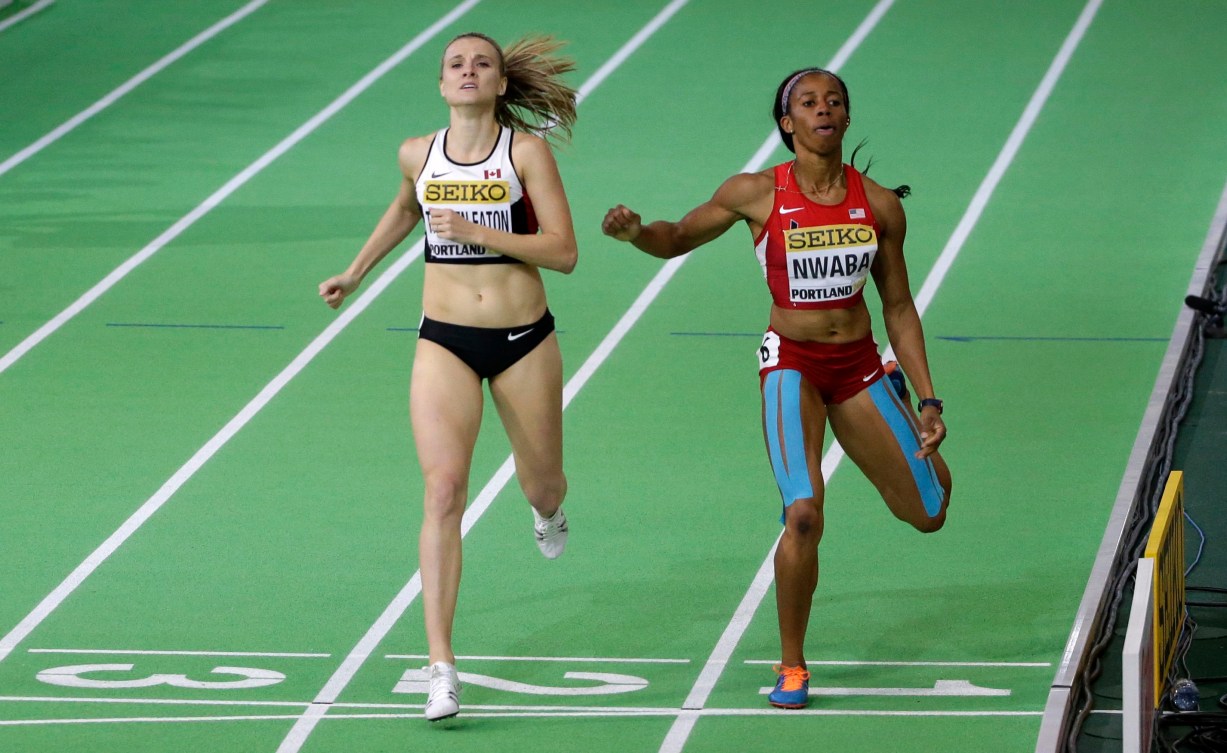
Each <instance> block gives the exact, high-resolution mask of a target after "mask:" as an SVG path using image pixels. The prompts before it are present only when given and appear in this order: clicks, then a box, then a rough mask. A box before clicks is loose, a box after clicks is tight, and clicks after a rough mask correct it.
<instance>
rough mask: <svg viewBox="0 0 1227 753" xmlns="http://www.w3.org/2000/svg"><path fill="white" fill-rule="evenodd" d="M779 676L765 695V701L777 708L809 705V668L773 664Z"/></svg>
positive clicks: (798, 707) (796, 707) (794, 707)
mask: <svg viewBox="0 0 1227 753" xmlns="http://www.w3.org/2000/svg"><path fill="white" fill-rule="evenodd" d="M775 671H776V674H778V675H779V676H780V677H779V679H777V680H776V682H775V690H773V691H771V694H770V695H768V696H767V702H768V703H770V704H771V705H772V706H775V707H776V708H777V709H803V708H805V707H806V706H808V705H809V670H807V669H806V668H805V667H801V666H797V667H785V666H784V665H782V664H777V665H775Z"/></svg>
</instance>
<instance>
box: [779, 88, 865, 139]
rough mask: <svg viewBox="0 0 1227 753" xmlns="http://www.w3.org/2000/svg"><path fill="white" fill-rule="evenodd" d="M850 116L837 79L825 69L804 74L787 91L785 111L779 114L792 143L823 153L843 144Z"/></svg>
mask: <svg viewBox="0 0 1227 753" xmlns="http://www.w3.org/2000/svg"><path fill="white" fill-rule="evenodd" d="M850 122H851V120H850V119H849V117H848V103H847V102H845V101H844V93H843V89H842V88H841V87H840V85H839V82H838V81H836V80H835V79H834V78H832V77H831V76H828V75H827V74H825V73H811V74H809V75H807V76H804V77H803V78H802V79H801V80H800V81H798V82H797V84H796V86H794V87H793V89H792V93H791V94H790V95H789V102H788V112H787V113H786V114H785V115H784V117H782V118H780V124H781V125H782V126H783V127H784V130H785V131H786V132H788V133H791V134H792V138H793V144H794V145H800V146H803V147H805V148H806V149H808V150H809V151H812V152H817V153H818V154H823V153H826V152H829V151H830V150H832V149H838V148H839V147H840V146H841V145H842V144H843V139H844V133H845V132H847V130H848V124H849V123H850Z"/></svg>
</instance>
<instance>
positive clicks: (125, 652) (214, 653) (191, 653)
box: [29, 648, 332, 659]
mask: <svg viewBox="0 0 1227 753" xmlns="http://www.w3.org/2000/svg"><path fill="white" fill-rule="evenodd" d="M29 653H31V654H106V655H114V656H128V655H132V656H263V657H270V658H275V659H281V658H284V659H327V658H329V657H331V656H332V654H298V653H284V652H279V651H272V652H270V651H134V650H128V649H110V648H32V649H30V650H29Z"/></svg>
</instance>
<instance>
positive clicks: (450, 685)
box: [426, 661, 460, 722]
mask: <svg viewBox="0 0 1227 753" xmlns="http://www.w3.org/2000/svg"><path fill="white" fill-rule="evenodd" d="M429 669H430V695H428V696H427V697H426V720H427V721H430V722H437V721H439V720H440V719H450V718H452V717H453V716H455V715H456V714H459V713H460V678H459V677H457V676H456V668H455V667H454V666H452V665H451V664H448V663H447V662H445V661H437V662H435V663H434V664H431V665H430V667H429Z"/></svg>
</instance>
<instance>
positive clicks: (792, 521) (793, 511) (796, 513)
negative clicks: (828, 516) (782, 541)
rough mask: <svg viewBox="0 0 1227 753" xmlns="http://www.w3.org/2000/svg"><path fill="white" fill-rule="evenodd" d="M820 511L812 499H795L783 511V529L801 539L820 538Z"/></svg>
mask: <svg viewBox="0 0 1227 753" xmlns="http://www.w3.org/2000/svg"><path fill="white" fill-rule="evenodd" d="M822 528H823V519H822V512H821V511H820V510H819V509H818V507H817V505H815V504H814V503H813V502H812V501H808V500H807V501H804V502H803V501H801V500H797V501H795V502H793V503H792V504H791V505H789V506H788V507H787V509H785V511H784V531H785V533H787V534H791V535H793V536H797V537H800V538H802V539H813V540H814V543H815V544H816V543H817V542H818V540H820V539H821V538H822Z"/></svg>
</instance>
